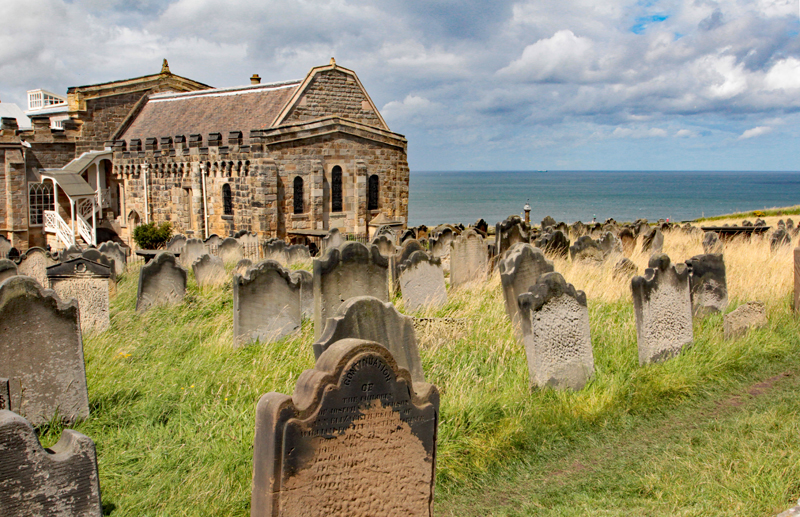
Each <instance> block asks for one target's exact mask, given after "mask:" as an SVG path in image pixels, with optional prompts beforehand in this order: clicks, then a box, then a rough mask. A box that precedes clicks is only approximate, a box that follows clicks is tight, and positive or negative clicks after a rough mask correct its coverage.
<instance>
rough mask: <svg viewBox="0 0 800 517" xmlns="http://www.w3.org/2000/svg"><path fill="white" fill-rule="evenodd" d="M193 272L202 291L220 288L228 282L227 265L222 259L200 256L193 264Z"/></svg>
mask: <svg viewBox="0 0 800 517" xmlns="http://www.w3.org/2000/svg"><path fill="white" fill-rule="evenodd" d="M192 271H193V272H194V278H195V280H196V281H197V287H199V288H200V289H204V288H206V287H215V286H220V285H222V284H225V283H227V282H228V274H227V273H226V272H225V263H224V262H223V261H222V259H221V258H220V257H215V256H212V255H200V256H199V257H197V258H196V259H195V261H194V262H193V263H192Z"/></svg>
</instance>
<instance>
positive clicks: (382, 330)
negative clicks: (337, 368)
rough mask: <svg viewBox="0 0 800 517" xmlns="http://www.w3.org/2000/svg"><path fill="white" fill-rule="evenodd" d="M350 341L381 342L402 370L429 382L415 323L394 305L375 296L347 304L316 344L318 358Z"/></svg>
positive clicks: (412, 376) (328, 322)
mask: <svg viewBox="0 0 800 517" xmlns="http://www.w3.org/2000/svg"><path fill="white" fill-rule="evenodd" d="M348 338H354V339H365V340H367V341H375V342H376V343H380V344H381V345H383V346H385V347H386V348H387V349H389V352H391V353H392V357H394V359H395V361H397V364H398V365H399V366H400V367H401V368H405V369H406V370H408V371H409V372H410V373H411V379H412V380H413V381H414V383H415V384H416V383H421V382H425V374H424V373H423V371H422V360H421V359H420V357H419V347H418V345H417V335H416V332H415V331H414V320H413V319H412V318H410V317H409V316H405V315H404V314H400V313H399V312H398V311H397V309H396V308H395V306H394V305H392V303H391V302H382V301H380V300H378V299H377V298H373V297H371V296H359V297H357V298H350V299H349V300H347V301H346V302H344V303H343V304H342V305H341V306H339V310H337V311H336V315H334V316H333V317H332V318H328V321H327V323H326V324H325V331H324V332H323V333H322V337H320V339H319V341H317V342H316V343H314V345H313V346H314V357H315V358H317V359H319V357H320V356H321V355H322V353H323V352H324V351H325V350H327V349H328V347H330V346H331V345H332V344H334V343H336V342H337V341H340V340H342V339H348Z"/></svg>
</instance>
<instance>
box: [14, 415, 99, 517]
mask: <svg viewBox="0 0 800 517" xmlns="http://www.w3.org/2000/svg"><path fill="white" fill-rule="evenodd" d="M0 451H2V458H3V460H2V465H0V487H2V489H0V515H4V516H8V517H12V516H23V515H30V516H33V515H41V516H44V515H47V516H64V517H67V516H76V517H77V516H81V517H84V516H85V517H89V516H92V517H100V516H102V515H103V507H102V504H101V502H100V479H99V476H98V471H97V452H96V451H95V447H94V442H93V441H92V440H91V438H89V437H88V436H85V435H83V434H81V433H78V432H75V431H72V430H70V429H65V430H64V431H62V432H61V438H60V439H59V440H58V442H57V443H56V444H55V445H53V446H52V447H49V448H47V449H45V448H43V447H42V444H41V443H40V442H39V438H38V437H37V436H36V431H35V430H34V429H33V427H32V426H31V424H30V423H29V422H28V421H27V420H25V419H24V418H22V417H21V416H19V415H17V414H16V413H13V412H11V411H5V410H3V411H0Z"/></svg>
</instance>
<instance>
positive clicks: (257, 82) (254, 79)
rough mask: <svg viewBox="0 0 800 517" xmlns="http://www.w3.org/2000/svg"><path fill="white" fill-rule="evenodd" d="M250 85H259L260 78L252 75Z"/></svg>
mask: <svg viewBox="0 0 800 517" xmlns="http://www.w3.org/2000/svg"><path fill="white" fill-rule="evenodd" d="M250 84H261V77H259V76H258V74H253V77H251V78H250Z"/></svg>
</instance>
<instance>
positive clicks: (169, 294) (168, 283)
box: [136, 251, 187, 311]
mask: <svg viewBox="0 0 800 517" xmlns="http://www.w3.org/2000/svg"><path fill="white" fill-rule="evenodd" d="M186 277H187V272H186V270H185V269H183V268H182V267H181V266H180V265H178V261H177V259H176V258H175V255H173V254H172V253H169V252H167V251H165V252H162V253H159V254H158V255H156V257H155V258H154V259H153V260H151V261H150V262H148V263H147V264H145V265H144V266H142V270H141V272H140V273H139V289H138V292H137V294H136V310H137V311H146V310H147V309H149V308H150V307H153V306H156V305H162V304H173V303H181V302H182V301H183V297H184V296H185V295H186Z"/></svg>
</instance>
